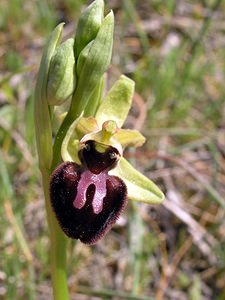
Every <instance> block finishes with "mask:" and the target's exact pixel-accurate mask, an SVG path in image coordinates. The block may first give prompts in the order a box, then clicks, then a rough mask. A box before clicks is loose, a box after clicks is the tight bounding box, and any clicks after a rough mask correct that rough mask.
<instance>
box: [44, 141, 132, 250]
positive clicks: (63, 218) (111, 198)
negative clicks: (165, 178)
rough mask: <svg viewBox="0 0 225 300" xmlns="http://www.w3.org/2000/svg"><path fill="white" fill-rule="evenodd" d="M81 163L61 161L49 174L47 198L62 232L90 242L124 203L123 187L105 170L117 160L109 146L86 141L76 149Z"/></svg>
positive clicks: (118, 213) (115, 177)
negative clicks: (48, 195) (49, 199)
mask: <svg viewBox="0 0 225 300" xmlns="http://www.w3.org/2000/svg"><path fill="white" fill-rule="evenodd" d="M79 157H80V160H81V162H82V165H81V166H80V165H77V164H76V163H73V162H66V163H62V164H61V165H60V166H59V167H58V168H56V169H55V171H54V172H53V174H52V177H51V183H50V198H51V203H52V207H53V210H54V212H55V214H56V217H57V219H58V222H59V224H60V225H61V227H62V229H63V231H64V233H65V234H66V235H67V236H69V237H70V238H74V239H80V240H81V241H82V242H83V243H86V244H94V243H96V242H97V241H98V240H99V239H101V237H102V236H103V235H104V234H105V233H106V232H107V231H108V230H109V229H110V228H111V226H112V225H113V224H114V223H115V222H116V220H117V219H118V217H119V215H120V213H121V212H122V210H123V208H124V207H125V205H126V203H127V188H126V185H125V183H124V182H123V181H122V179H120V178H119V177H117V176H110V175H109V174H108V171H109V170H110V169H112V168H113V167H114V166H115V165H116V163H117V162H118V157H119V152H118V150H117V149H116V148H114V147H112V146H103V145H100V144H98V143H96V142H94V141H87V142H86V143H85V145H84V148H83V149H82V150H80V152H79Z"/></svg>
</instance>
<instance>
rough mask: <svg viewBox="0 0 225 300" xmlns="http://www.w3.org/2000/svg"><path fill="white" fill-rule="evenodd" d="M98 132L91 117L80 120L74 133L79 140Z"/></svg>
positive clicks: (95, 123) (96, 125) (95, 122)
mask: <svg viewBox="0 0 225 300" xmlns="http://www.w3.org/2000/svg"><path fill="white" fill-rule="evenodd" d="M97 130H99V127H98V124H97V121H96V119H95V118H93V117H89V118H80V119H79V121H78V122H77V125H76V133H77V136H78V138H79V140H80V139H81V138H82V137H83V136H84V135H86V134H88V133H91V132H93V131H97Z"/></svg>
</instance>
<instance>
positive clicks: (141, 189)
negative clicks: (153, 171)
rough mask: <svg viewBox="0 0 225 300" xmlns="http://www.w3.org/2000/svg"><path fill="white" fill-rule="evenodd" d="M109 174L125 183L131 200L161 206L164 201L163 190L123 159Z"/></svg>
mask: <svg viewBox="0 0 225 300" xmlns="http://www.w3.org/2000/svg"><path fill="white" fill-rule="evenodd" d="M109 174H110V175H115V176H118V177H120V178H121V179H122V180H123V181H124V182H125V184H126V186H127V191H128V198H129V199H130V200H134V201H138V202H144V203H148V204H159V203H161V202H162V201H163V199H164V194H163V193H162V192H161V190H160V189H159V188H158V187H157V186H156V185H155V184H154V183H153V182H152V181H151V180H150V179H148V178H147V177H146V176H144V175H143V174H141V173H140V172H138V171H137V170H136V169H135V168H134V167H132V165H131V164H130V163H129V162H128V161H127V160H126V159H125V158H123V157H121V159H120V161H119V163H118V165H117V166H116V167H115V168H114V169H113V170H111V171H110V172H109Z"/></svg>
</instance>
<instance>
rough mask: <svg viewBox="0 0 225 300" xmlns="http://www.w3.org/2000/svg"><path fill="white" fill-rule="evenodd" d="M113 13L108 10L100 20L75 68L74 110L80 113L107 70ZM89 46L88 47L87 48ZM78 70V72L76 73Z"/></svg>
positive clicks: (110, 53) (109, 57)
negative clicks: (94, 34) (97, 28)
mask: <svg viewBox="0 0 225 300" xmlns="http://www.w3.org/2000/svg"><path fill="white" fill-rule="evenodd" d="M113 29H114V15H113V13H112V12H110V13H109V14H108V15H107V16H106V17H105V18H104V20H103V21H102V24H101V27H100V29H99V31H98V34H97V36H96V38H95V39H94V41H93V42H92V43H91V44H90V45H88V46H87V48H86V49H84V50H83V51H84V53H83V54H82V58H81V59H79V57H78V61H79V68H77V75H78V78H79V79H78V82H77V87H76V92H75V94H74V103H73V105H74V106H75V107H76V110H77V111H78V112H79V113H80V112H81V111H82V110H83V108H84V107H85V106H86V104H87V103H88V101H89V98H90V97H91V95H92V93H93V91H94V89H95V87H96V86H97V85H98V84H99V82H100V80H101V79H102V76H103V74H104V72H105V71H106V70H107V68H108V66H109V64H110V61H111V56H112V44H113ZM89 47H90V49H88V48H89ZM87 51H88V53H87ZM78 70H79V73H78Z"/></svg>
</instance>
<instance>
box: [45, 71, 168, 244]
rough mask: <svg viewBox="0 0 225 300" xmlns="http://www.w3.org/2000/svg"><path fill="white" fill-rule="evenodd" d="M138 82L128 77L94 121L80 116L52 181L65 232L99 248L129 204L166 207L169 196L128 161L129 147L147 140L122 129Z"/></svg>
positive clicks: (117, 85)
mask: <svg viewBox="0 0 225 300" xmlns="http://www.w3.org/2000/svg"><path fill="white" fill-rule="evenodd" d="M133 91H134V82H133V81H132V80H131V79H129V78H127V77H126V76H124V75H122V76H121V77H120V78H119V80H118V81H117V82H116V83H115V84H114V85H113V87H112V88H111V90H110V91H109V92H108V94H107V95H106V97H105V99H104V100H103V101H102V103H101V105H100V106H99V108H98V109H97V111H96V114H95V116H94V117H82V116H81V117H80V118H78V119H77V120H75V121H74V122H73V123H72V125H71V126H70V128H69V130H68V132H67V135H66V136H65V139H64V141H63V143H62V149H61V155H62V158H63V160H64V163H62V164H61V165H60V166H59V167H57V168H56V170H55V171H54V172H53V175H52V178H51V189H50V192H51V203H52V207H53V209H54V211H55V214H56V217H57V219H58V221H59V224H60V225H61V228H62V229H63V231H64V233H65V234H66V235H67V236H69V237H71V238H75V239H80V240H81V241H82V242H84V243H86V244H94V243H96V242H97V241H98V240H99V239H100V238H101V237H102V236H103V235H104V234H105V233H106V232H107V231H108V230H109V229H110V228H111V226H112V225H113V224H114V223H115V222H116V220H117V219H118V217H119V216H120V214H121V212H122V210H123V209H124V207H125V206H126V204H127V199H131V200H135V201H139V202H145V203H150V204H156V203H160V202H161V201H162V200H163V197H164V196H163V193H162V192H161V191H160V190H159V188H158V187H157V186H156V185H155V184H154V183H153V182H152V181H151V180H149V179H148V178H146V177H145V176H144V175H142V174H141V173H139V172H138V171H137V170H136V169H135V168H133V167H132V166H131V165H130V163H129V162H128V161H127V160H126V159H125V158H123V150H124V148H125V147H127V146H132V147H137V146H141V145H142V144H143V143H144V142H145V138H144V137H143V135H142V134H141V133H139V132H138V131H136V130H130V129H121V127H122V126H123V124H124V121H125V119H126V117H127V114H128V111H129V109H130V107H131V102H132V96H133Z"/></svg>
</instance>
